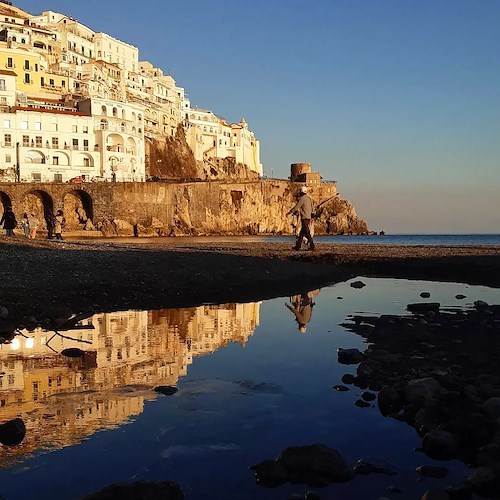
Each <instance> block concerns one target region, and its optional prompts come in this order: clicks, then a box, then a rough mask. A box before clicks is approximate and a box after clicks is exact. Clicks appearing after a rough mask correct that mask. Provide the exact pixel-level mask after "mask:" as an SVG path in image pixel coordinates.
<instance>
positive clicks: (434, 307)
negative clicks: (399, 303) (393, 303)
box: [406, 302, 441, 313]
mask: <svg viewBox="0 0 500 500" xmlns="http://www.w3.org/2000/svg"><path fill="white" fill-rule="evenodd" d="M440 307H441V304H440V303H439V302H417V303H415V304H408V305H407V306H406V309H408V311H410V312H412V313H426V312H428V311H435V312H437V311H439V308H440Z"/></svg>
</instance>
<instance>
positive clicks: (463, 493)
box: [446, 484, 472, 500]
mask: <svg viewBox="0 0 500 500" xmlns="http://www.w3.org/2000/svg"><path fill="white" fill-rule="evenodd" d="M446 493H447V494H448V497H449V498H450V499H451V500H469V499H470V498H472V488H471V487H470V486H469V485H467V484H456V485H452V486H448V487H447V488H446Z"/></svg>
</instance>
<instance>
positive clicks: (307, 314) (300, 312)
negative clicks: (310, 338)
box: [285, 290, 319, 333]
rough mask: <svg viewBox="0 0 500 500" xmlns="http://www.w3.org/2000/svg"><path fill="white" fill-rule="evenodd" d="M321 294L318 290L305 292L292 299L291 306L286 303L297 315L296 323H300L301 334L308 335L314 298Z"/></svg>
mask: <svg viewBox="0 0 500 500" xmlns="http://www.w3.org/2000/svg"><path fill="white" fill-rule="evenodd" d="M318 293H319V291H318V290H315V291H314V292H304V293H301V294H300V295H294V296H293V297H290V302H291V304H288V303H285V306H286V307H287V308H288V309H290V311H292V312H293V314H294V315H295V321H297V323H298V325H299V326H298V328H299V331H300V333H306V330H307V324H308V323H309V321H311V316H312V310H313V307H314V305H315V304H314V302H313V297H314V295H317V294H318Z"/></svg>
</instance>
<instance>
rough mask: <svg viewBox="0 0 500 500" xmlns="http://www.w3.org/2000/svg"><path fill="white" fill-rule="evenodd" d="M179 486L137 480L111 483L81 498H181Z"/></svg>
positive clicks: (137, 499)
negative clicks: (129, 482)
mask: <svg viewBox="0 0 500 500" xmlns="http://www.w3.org/2000/svg"><path fill="white" fill-rule="evenodd" d="M183 498H184V494H183V493H182V490H181V487H180V486H179V485H178V484H177V483H174V482H169V481H161V482H147V481H138V482H137V483H131V484H112V485H111V486H107V487H106V488H104V489H102V490H100V491H98V492H96V493H91V494H90V495H87V496H86V497H84V498H83V500H182V499H183Z"/></svg>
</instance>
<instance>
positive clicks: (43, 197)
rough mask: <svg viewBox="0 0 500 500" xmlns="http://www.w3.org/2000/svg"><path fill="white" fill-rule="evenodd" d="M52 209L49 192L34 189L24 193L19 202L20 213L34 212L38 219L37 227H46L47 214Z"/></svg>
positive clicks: (52, 204) (52, 203)
mask: <svg viewBox="0 0 500 500" xmlns="http://www.w3.org/2000/svg"><path fill="white" fill-rule="evenodd" d="M53 211H54V202H53V200H52V197H51V196H50V194H49V193H47V192H46V191H42V190H34V191H30V192H29V193H26V195H25V196H24V198H23V200H22V202H21V215H22V213H23V212H26V213H27V214H28V215H29V214H34V215H35V217H36V218H37V219H38V220H39V221H40V227H39V229H42V230H43V229H47V216H48V214H49V212H53Z"/></svg>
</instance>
